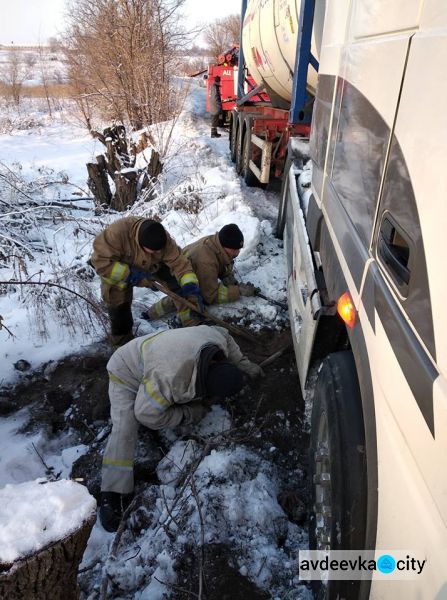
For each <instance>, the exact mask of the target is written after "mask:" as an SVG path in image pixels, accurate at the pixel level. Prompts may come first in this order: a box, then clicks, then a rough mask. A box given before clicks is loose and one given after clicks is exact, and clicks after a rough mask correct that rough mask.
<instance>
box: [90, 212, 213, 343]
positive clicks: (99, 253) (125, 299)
mask: <svg viewBox="0 0 447 600" xmlns="http://www.w3.org/2000/svg"><path fill="white" fill-rule="evenodd" d="M90 262H91V264H92V266H93V267H94V269H95V270H96V272H97V273H98V275H99V276H100V277H101V295H102V299H103V301H104V303H105V304H106V306H107V309H108V312H109V317H110V322H111V329H112V335H111V342H112V345H113V346H114V347H118V346H121V345H123V344H125V343H126V342H128V341H129V340H131V339H132V338H133V334H132V326H133V319H132V311H131V305H132V297H133V289H132V288H133V286H138V287H151V276H156V277H157V279H160V280H162V281H163V282H164V283H165V284H166V285H167V286H168V287H169V288H170V289H173V291H176V292H177V293H180V294H181V295H182V296H184V297H185V298H188V299H189V300H191V301H194V303H195V304H197V305H198V307H201V306H202V305H203V300H202V296H201V293H200V289H199V286H198V279H197V276H196V275H195V273H194V271H193V268H192V266H191V263H190V261H189V260H188V259H187V258H186V257H185V256H184V255H183V254H182V252H181V250H180V248H179V246H177V244H176V243H175V241H174V240H173V239H172V238H171V236H170V235H169V233H168V232H167V231H166V230H165V228H164V227H163V225H162V224H161V223H158V222H157V221H152V220H150V219H143V218H139V217H125V218H123V219H119V220H118V221H115V222H114V223H112V225H109V227H107V228H106V229H105V230H104V231H103V232H102V233H100V234H99V235H98V236H96V238H95V241H94V242H93V254H92V256H91V258H90ZM177 309H178V311H179V318H180V321H181V323H182V325H183V326H187V325H189V324H193V323H194V324H195V323H196V320H195V318H194V317H193V315H192V314H191V312H190V311H189V309H184V308H182V307H181V306H180V305H179V306H178V307H177Z"/></svg>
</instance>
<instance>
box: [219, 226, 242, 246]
mask: <svg viewBox="0 0 447 600" xmlns="http://www.w3.org/2000/svg"><path fill="white" fill-rule="evenodd" d="M219 242H220V243H221V244H222V246H223V247H224V248H232V249H233V250H240V249H241V248H243V247H244V236H243V234H242V231H241V230H240V229H239V227H238V226H237V225H236V224H235V223H230V224H229V225H224V226H223V227H222V229H221V230H220V231H219Z"/></svg>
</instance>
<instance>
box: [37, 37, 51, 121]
mask: <svg viewBox="0 0 447 600" xmlns="http://www.w3.org/2000/svg"><path fill="white" fill-rule="evenodd" d="M38 53H39V71H40V79H41V81H42V85H43V89H44V92H45V98H46V101H47V106H48V112H49V115H50V117H51V116H52V110H51V94H50V82H51V79H50V75H49V73H48V62H47V60H48V53H47V51H46V49H45V48H44V47H43V46H42V44H39V46H38Z"/></svg>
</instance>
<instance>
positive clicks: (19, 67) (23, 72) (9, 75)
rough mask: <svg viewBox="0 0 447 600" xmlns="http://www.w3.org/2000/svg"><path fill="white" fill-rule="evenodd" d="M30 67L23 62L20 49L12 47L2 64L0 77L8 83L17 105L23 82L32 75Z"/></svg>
mask: <svg viewBox="0 0 447 600" xmlns="http://www.w3.org/2000/svg"><path fill="white" fill-rule="evenodd" d="M30 68H31V67H27V65H26V64H24V63H23V62H22V59H21V54H20V51H19V50H18V49H17V48H11V50H10V51H9V52H8V60H7V62H5V63H4V65H2V69H1V71H0V79H1V81H2V82H3V83H4V84H5V85H6V89H7V91H8V93H9V94H10V96H11V97H12V99H13V101H14V103H15V105H16V106H19V105H20V100H21V97H22V88H23V83H24V82H25V80H26V79H28V77H29V76H30Z"/></svg>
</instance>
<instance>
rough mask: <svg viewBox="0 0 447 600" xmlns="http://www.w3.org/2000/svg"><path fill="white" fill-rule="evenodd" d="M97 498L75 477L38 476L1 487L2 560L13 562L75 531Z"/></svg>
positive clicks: (86, 516)
mask: <svg viewBox="0 0 447 600" xmlns="http://www.w3.org/2000/svg"><path fill="white" fill-rule="evenodd" d="M95 509H96V501H95V499H94V498H93V497H92V496H90V494H89V493H88V491H87V488H85V487H84V486H82V485H79V484H77V483H75V482H74V481H68V480H61V481H54V482H48V481H46V480H45V479H36V480H35V481H28V482H26V483H20V484H17V485H14V484H8V485H6V486H5V487H4V488H3V489H1V490H0V562H2V563H12V562H14V561H15V560H17V559H18V558H21V557H26V556H28V555H29V554H32V553H35V552H37V551H39V550H41V549H42V548H44V547H45V546H47V545H48V544H51V543H52V542H56V541H58V540H60V539H62V538H64V537H66V536H67V535H69V534H70V533H72V532H74V531H76V529H78V528H79V527H80V526H81V525H82V523H83V522H84V521H85V520H86V519H88V518H89V517H90V516H91V515H92V513H93V512H94V511H95Z"/></svg>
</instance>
